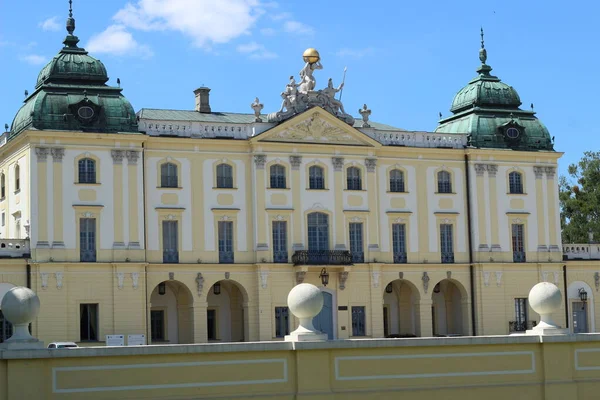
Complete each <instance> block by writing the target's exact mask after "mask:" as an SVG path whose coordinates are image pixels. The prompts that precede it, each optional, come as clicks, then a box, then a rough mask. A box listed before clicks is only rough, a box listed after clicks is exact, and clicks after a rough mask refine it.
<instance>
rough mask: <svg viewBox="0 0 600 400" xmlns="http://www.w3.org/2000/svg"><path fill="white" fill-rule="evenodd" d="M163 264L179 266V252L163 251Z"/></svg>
mask: <svg viewBox="0 0 600 400" xmlns="http://www.w3.org/2000/svg"><path fill="white" fill-rule="evenodd" d="M163 263H165V264H166V263H168V264H177V263H179V251H177V250H163Z"/></svg>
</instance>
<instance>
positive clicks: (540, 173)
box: [533, 166, 544, 179]
mask: <svg viewBox="0 0 600 400" xmlns="http://www.w3.org/2000/svg"><path fill="white" fill-rule="evenodd" d="M533 173H534V174H535V179H542V177H543V176H544V167H539V166H534V167H533Z"/></svg>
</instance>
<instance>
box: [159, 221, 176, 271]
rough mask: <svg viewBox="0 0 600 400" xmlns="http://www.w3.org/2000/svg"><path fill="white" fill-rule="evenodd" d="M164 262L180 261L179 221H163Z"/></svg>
mask: <svg viewBox="0 0 600 400" xmlns="http://www.w3.org/2000/svg"><path fill="white" fill-rule="evenodd" d="M162 229H163V231H162V236H163V263H178V262H179V240H178V239H179V222H178V221H163V222H162Z"/></svg>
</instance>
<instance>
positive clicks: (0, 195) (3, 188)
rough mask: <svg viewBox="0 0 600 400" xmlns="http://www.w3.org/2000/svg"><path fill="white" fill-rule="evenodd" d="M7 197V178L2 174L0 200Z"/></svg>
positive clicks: (0, 175) (0, 176) (0, 178)
mask: <svg viewBox="0 0 600 400" xmlns="http://www.w3.org/2000/svg"><path fill="white" fill-rule="evenodd" d="M5 197H6V177H5V176H4V173H2V174H0V198H1V199H3V198H5Z"/></svg>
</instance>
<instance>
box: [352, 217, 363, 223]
mask: <svg viewBox="0 0 600 400" xmlns="http://www.w3.org/2000/svg"><path fill="white" fill-rule="evenodd" d="M362 220H363V219H362V218H361V217H358V216H357V217H352V218H350V222H360V221H362Z"/></svg>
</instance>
